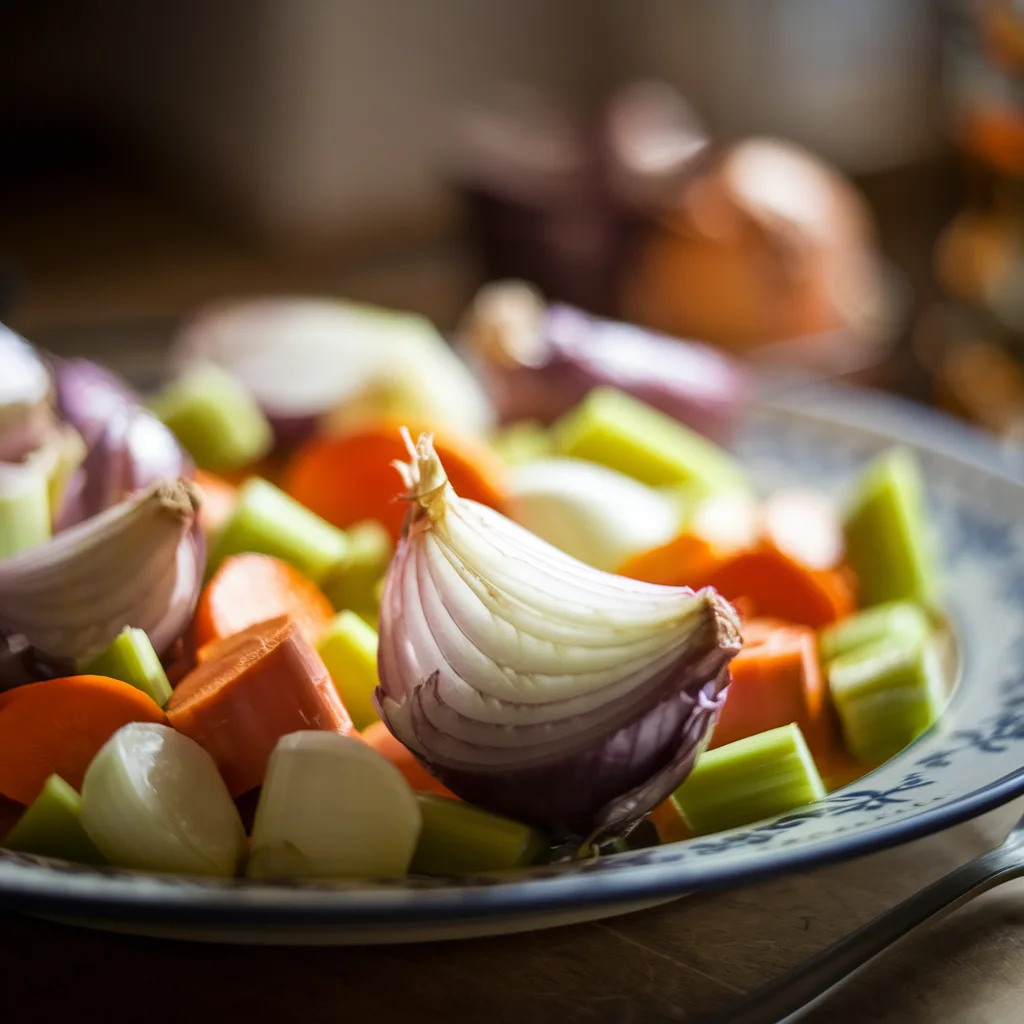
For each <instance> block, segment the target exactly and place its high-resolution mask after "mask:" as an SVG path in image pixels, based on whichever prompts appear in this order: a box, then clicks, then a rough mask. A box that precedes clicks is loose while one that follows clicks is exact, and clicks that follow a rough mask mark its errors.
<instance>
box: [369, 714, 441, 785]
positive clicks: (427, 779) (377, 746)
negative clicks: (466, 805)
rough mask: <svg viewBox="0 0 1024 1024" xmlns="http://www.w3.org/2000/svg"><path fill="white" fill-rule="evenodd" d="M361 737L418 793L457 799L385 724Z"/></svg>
mask: <svg viewBox="0 0 1024 1024" xmlns="http://www.w3.org/2000/svg"><path fill="white" fill-rule="evenodd" d="M361 737H362V740H363V742H364V743H367V744H369V746H371V747H373V749H374V750H376V751H377V753H378V754H380V755H381V756H382V757H386V758H387V759H388V760H389V761H390V762H391V763H392V764H393V765H394V766H395V767H396V768H397V769H398V770H399V771H400V772H401V773H402V774H403V775H404V776H405V781H406V782H408V783H409V785H410V786H412V788H413V789H415V790H416V791H417V792H418V793H433V794H435V795H436V796H447V797H453V798H454V797H455V794H454V793H452V792H451V791H450V790H448V789H446V788H445V787H444V786H443V785H442V784H441V783H440V782H439V781H438V780H437V779H435V778H434V776H433V775H431V774H430V772H428V771H427V769H426V768H424V767H423V765H422V764H420V762H419V761H418V760H417V759H416V755H415V754H414V753H413V752H412V751H411V750H410V749H409V748H408V747H407V746H406V745H405V744H404V743H402V741H401V740H398V739H396V738H395V737H394V735H393V734H392V732H391V730H390V729H389V728H388V727H387V726H386V725H385V724H384V723H383V722H380V721H378V722H374V723H373V725H371V726H370V727H369V728H367V729H364V730H363V732H362V733H361Z"/></svg>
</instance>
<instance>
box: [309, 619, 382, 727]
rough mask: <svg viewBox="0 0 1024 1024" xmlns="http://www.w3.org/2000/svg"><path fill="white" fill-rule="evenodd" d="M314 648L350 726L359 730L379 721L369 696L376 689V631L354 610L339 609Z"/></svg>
mask: <svg viewBox="0 0 1024 1024" xmlns="http://www.w3.org/2000/svg"><path fill="white" fill-rule="evenodd" d="M317 650H318V651H319V652H320V657H321V658H323V660H324V664H325V665H326V666H327V671H328V672H330V674H331V679H332V680H334V687H335V689H336V690H337V691H338V696H339V697H341V702H342V703H343V704H344V705H345V708H346V710H347V711H348V713H349V715H351V717H352V723H353V725H355V727H356V728H357V729H359V730H360V731H362V730H363V729H365V728H366V727H367V726H368V725H373V723H374V722H376V721H378V720H379V718H380V716H379V715H378V714H377V709H376V708H375V707H374V706H373V701H372V699H371V698H372V697H373V691H374V690H376V689H377V631H376V630H375V629H373V627H371V626H370V625H368V624H367V622H366V621H365V619H362V618H360V616H358V615H357V614H356V613H355V612H352V611H344V612H339V613H338V614H337V615H336V616H335V617H334V619H333V621H332V622H331V624H330V625H329V626H328V627H327V629H326V630H325V631H324V634H323V636H321V638H320V642H319V643H318V644H317Z"/></svg>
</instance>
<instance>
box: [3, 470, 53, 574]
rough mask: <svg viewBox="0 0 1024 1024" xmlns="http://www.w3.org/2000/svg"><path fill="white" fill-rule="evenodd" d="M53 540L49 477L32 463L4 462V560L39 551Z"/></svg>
mask: <svg viewBox="0 0 1024 1024" xmlns="http://www.w3.org/2000/svg"><path fill="white" fill-rule="evenodd" d="M50 536H51V531H50V481H49V479H48V478H47V475H46V473H45V472H44V471H43V470H42V469H41V468H39V467H38V466H33V465H31V464H30V463H18V464H9V463H6V462H0V560H2V559H4V558H10V557H11V556H12V555H19V554H21V552H23V551H28V550H29V549H30V548H34V547H38V546H39V545H40V544H43V543H44V542H45V541H48V540H49V539H50Z"/></svg>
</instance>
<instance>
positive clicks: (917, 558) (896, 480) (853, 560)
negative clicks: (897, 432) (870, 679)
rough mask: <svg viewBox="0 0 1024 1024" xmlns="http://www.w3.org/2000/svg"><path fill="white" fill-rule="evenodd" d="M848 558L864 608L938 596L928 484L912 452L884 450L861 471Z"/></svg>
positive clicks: (849, 523)
mask: <svg viewBox="0 0 1024 1024" xmlns="http://www.w3.org/2000/svg"><path fill="white" fill-rule="evenodd" d="M845 530H846V550H847V561H848V563H849V565H850V567H851V568H852V569H853V571H854V572H855V573H856V574H857V579H858V580H859V583H860V601H861V604H862V605H863V606H865V607H867V606H870V605H875V604H882V603H883V602H886V601H904V600H906V601H919V602H921V603H924V604H927V603H929V602H930V601H931V599H932V598H933V597H934V596H935V590H936V570H935V565H934V552H933V550H932V539H931V534H930V530H929V527H928V523H927V521H926V511H925V499H924V485H923V483H922V481H921V472H920V469H919V467H918V464H917V460H916V459H915V458H914V456H913V455H912V454H911V453H910V452H909V451H907V450H905V449H900V448H896V449H892V450H890V451H888V452H885V453H884V454H882V455H881V456H879V457H878V458H877V459H875V461H874V462H872V463H871V464H870V465H869V466H868V468H867V469H866V470H865V471H864V472H863V474H862V475H861V478H860V480H859V481H858V482H857V485H856V488H855V491H854V495H853V498H852V500H851V501H850V504H849V507H848V509H847V512H846V520H845Z"/></svg>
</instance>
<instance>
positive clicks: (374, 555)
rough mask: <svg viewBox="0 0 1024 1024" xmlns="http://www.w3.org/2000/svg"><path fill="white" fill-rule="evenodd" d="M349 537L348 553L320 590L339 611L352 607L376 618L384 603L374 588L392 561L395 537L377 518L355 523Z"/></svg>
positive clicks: (329, 574)
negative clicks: (392, 537)
mask: <svg viewBox="0 0 1024 1024" xmlns="http://www.w3.org/2000/svg"><path fill="white" fill-rule="evenodd" d="M345 535H346V536H347V537H348V551H347V552H346V554H345V557H344V558H343V559H342V560H341V562H339V563H338V564H337V565H336V566H334V567H333V568H332V569H331V570H330V572H329V573H328V574H327V575H326V576H325V577H324V579H323V581H322V582H321V584H320V587H321V589H322V590H323V592H324V593H325V594H326V595H327V597H328V598H329V599H330V602H331V604H333V605H334V607H335V609H336V610H337V611H339V612H340V611H344V610H345V609H346V608H350V609H352V611H355V612H358V613H359V614H360V615H363V616H364V617H366V616H372V615H376V614H377V609H378V607H379V606H380V601H379V600H378V599H377V597H376V595H375V593H374V587H376V585H377V581H378V580H380V578H381V577H382V576H383V575H384V573H385V572H386V571H387V567H388V563H389V562H390V561H391V555H392V552H393V551H394V545H393V544H392V543H391V535H390V534H389V533H388V531H387V530H385V529H384V527H383V526H381V524H380V523H378V522H377V521H376V520H375V519H367V520H364V521H363V522H361V523H353V525H352V526H350V527H349V528H348V529H347V530H346V531H345Z"/></svg>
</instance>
